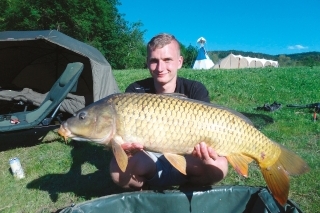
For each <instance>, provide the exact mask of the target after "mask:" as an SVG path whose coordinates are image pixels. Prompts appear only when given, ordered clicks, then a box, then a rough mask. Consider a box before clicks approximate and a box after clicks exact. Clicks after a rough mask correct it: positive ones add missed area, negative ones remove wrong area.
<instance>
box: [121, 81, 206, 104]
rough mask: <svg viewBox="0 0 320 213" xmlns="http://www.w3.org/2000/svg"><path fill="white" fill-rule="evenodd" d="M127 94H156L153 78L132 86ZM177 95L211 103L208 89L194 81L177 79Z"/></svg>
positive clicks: (128, 88)
mask: <svg viewBox="0 0 320 213" xmlns="http://www.w3.org/2000/svg"><path fill="white" fill-rule="evenodd" d="M125 92H135V93H153V94H155V93H156V90H155V87H154V81H153V78H146V79H143V80H140V81H136V82H134V83H132V84H130V85H129V86H128V87H127V89H126V91H125ZM174 92H175V93H181V94H184V95H186V96H187V97H188V98H191V99H195V100H199V101H205V102H208V103H210V98H209V92H208V90H207V89H206V87H205V86H204V85H203V84H202V83H200V82H198V81H193V80H188V79H185V78H180V77H178V78H177V86H176V89H175V91H174Z"/></svg>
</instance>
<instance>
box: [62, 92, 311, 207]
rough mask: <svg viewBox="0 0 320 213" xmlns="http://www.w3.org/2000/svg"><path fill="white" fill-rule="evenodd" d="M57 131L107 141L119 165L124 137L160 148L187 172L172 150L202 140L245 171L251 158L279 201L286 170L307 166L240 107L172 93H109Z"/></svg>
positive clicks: (185, 149)
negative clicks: (253, 123)
mask: <svg viewBox="0 0 320 213" xmlns="http://www.w3.org/2000/svg"><path fill="white" fill-rule="evenodd" d="M80 115H81V116H80ZM58 132H59V134H61V135H62V136H64V137H65V138H68V137H70V138H73V139H75V140H87V141H93V142H96V143H99V144H105V145H106V146H112V147H113V151H114V154H115V158H116V161H117V163H118V165H119V167H120V169H121V170H122V171H124V170H125V169H126V166H127V162H128V157H127V156H126V154H125V152H124V150H123V148H122V145H124V144H126V143H138V144H140V145H143V147H144V149H146V150H151V151H156V152H161V153H164V156H165V157H166V158H167V159H168V161H169V162H170V163H171V164H172V165H173V166H174V167H175V168H177V169H178V170H179V171H180V172H182V173H183V174H186V173H185V168H182V165H186V164H185V159H184V158H181V156H180V157H179V156H178V155H176V154H189V153H191V152H192V150H193V149H194V147H195V145H197V144H198V143H200V142H202V141H204V142H206V144H207V145H208V146H210V147H212V148H213V149H214V150H215V151H216V152H217V154H218V155H220V156H225V157H226V158H227V159H228V162H229V163H230V164H231V165H232V166H233V167H234V169H235V170H236V171H237V172H238V173H239V174H241V175H243V176H245V177H247V176H248V164H249V163H250V162H251V161H253V160H254V161H256V162H257V164H258V165H259V167H260V169H261V172H262V174H263V177H264V179H265V180H266V182H267V185H268V187H269V189H270V190H271V192H272V193H273V195H274V197H275V199H276V200H277V201H278V202H279V203H280V204H282V205H284V204H285V203H286V201H287V198H288V193H289V176H288V175H290V174H293V175H297V174H302V173H305V172H307V171H308V170H309V167H308V165H307V164H306V163H305V162H304V161H303V160H302V159H301V158H300V157H299V156H298V155H296V154H295V153H293V152H291V151H289V150H287V149H286V148H284V147H283V146H281V145H279V144H277V143H275V142H273V141H272V140H270V139H269V138H268V137H266V136H265V135H264V134H262V133H261V132H260V131H259V130H257V129H256V128H255V127H254V126H253V125H252V124H251V123H250V122H249V121H248V119H247V118H245V117H244V116H243V115H241V114H240V113H238V112H235V111H233V110H230V109H227V108H224V107H221V106H217V105H213V104H209V103H205V102H201V101H195V100H191V99H188V98H186V97H184V96H181V95H177V94H162V95H156V94H141V93H124V94H114V95H111V96H108V97H106V98H104V99H102V100H100V101H97V102H95V103H93V104H91V105H89V106H87V107H85V108H84V109H82V110H80V111H79V112H77V114H76V115H75V116H74V117H72V118H69V119H68V120H67V121H66V122H64V123H63V124H62V125H61V127H60V129H59V131H58ZM177 162H178V163H177Z"/></svg>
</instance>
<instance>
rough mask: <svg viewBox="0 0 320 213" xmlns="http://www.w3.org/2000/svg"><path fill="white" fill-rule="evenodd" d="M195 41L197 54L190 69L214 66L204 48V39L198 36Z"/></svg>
mask: <svg viewBox="0 0 320 213" xmlns="http://www.w3.org/2000/svg"><path fill="white" fill-rule="evenodd" d="M197 43H199V45H200V48H199V50H198V55H197V58H196V61H195V62H194V64H193V66H192V69H197V70H200V69H210V68H212V67H213V66H214V63H213V61H212V60H211V59H210V58H209V56H208V54H207V52H206V50H205V49H204V44H205V43H206V39H205V38H203V37H200V38H199V39H198V40H197Z"/></svg>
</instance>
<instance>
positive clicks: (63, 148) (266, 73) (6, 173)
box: [0, 67, 320, 213]
mask: <svg viewBox="0 0 320 213" xmlns="http://www.w3.org/2000/svg"><path fill="white" fill-rule="evenodd" d="M114 75H115V77H116V80H117V82H118V84H119V87H120V90H121V91H124V89H125V88H126V86H127V85H128V84H129V83H131V82H133V81H135V80H139V79H142V78H145V77H148V76H149V73H148V71H147V70H124V71H118V70H116V71H114ZM179 75H180V76H182V77H186V78H189V79H195V80H198V81H201V82H203V83H204V84H205V86H206V87H207V88H208V90H209V92H210V98H211V101H212V102H214V103H218V104H220V105H224V106H227V107H229V108H232V109H235V110H237V111H240V112H243V113H245V114H246V115H247V116H248V117H249V118H250V119H252V121H253V122H254V124H256V125H257V127H258V128H259V129H260V130H261V131H262V132H263V133H264V134H266V135H267V136H268V137H269V138H271V139H272V140H274V141H276V142H278V143H280V144H283V145H285V146H286V147H288V148H289V149H290V150H293V151H294V152H297V153H298V154H299V155H300V156H301V157H302V158H303V159H305V160H306V162H307V163H308V164H309V166H310V168H311V170H310V172H309V173H307V174H304V175H301V176H297V177H292V178H291V188H290V194H289V198H290V199H291V200H293V201H295V202H296V203H298V204H299V206H300V207H301V209H302V210H303V211H304V212H306V213H311V212H319V210H320V204H319V200H320V181H319V177H320V168H319V165H320V148H319V147H320V118H319V120H317V121H316V122H313V121H312V112H310V110H309V109H293V108H287V107H286V104H308V103H315V102H320V90H319V88H320V86H319V79H320V67H314V68H309V67H294V68H264V69H241V70H210V71H194V70H191V69H182V70H180V71H179ZM274 101H277V102H279V103H281V104H282V108H281V109H280V110H277V111H274V112H264V111H257V110H255V108H256V107H257V106H262V105H263V104H264V103H273V102H274ZM319 117H320V115H319ZM0 140H1V135H0ZM15 140H17V139H16V138H14V137H13V138H12V143H15ZM14 156H16V157H19V158H20V160H21V162H22V166H23V168H24V169H25V173H26V178H25V179H22V180H15V179H14V178H13V177H12V175H11V173H10V170H9V164H8V160H9V159H10V158H12V157H14ZM111 156H112V154H111V152H110V151H108V150H105V149H104V148H103V147H101V146H98V145H94V144H91V143H80V142H71V143H70V144H65V143H63V142H62V141H61V140H55V141H53V142H50V143H39V142H38V141H37V140H35V141H34V145H32V146H28V147H16V148H11V149H6V150H5V151H1V149H0V162H2V163H1V164H0V200H1V201H0V203H1V204H0V212H5V213H8V212H54V211H57V210H58V209H61V208H63V207H66V206H69V205H71V204H72V203H79V202H82V201H85V200H90V199H93V198H96V197H100V196H103V195H108V194H113V193H120V192H122V191H123V190H122V189H121V188H119V187H117V186H116V185H115V184H114V183H113V182H112V181H111V179H110V177H109V174H108V165H109V161H110V158H111ZM229 171H230V172H229V174H228V176H227V178H226V179H224V180H223V181H222V182H220V183H219V185H230V184H231V185H234V184H235V185H250V186H265V181H264V180H263V178H262V175H261V173H260V171H259V169H258V167H257V166H256V165H255V164H252V165H250V169H249V178H247V179H245V178H242V177H240V176H239V175H238V174H237V173H236V172H234V170H233V169H232V168H231V167H230V170H229Z"/></svg>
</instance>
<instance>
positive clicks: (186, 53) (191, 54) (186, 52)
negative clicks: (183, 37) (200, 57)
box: [180, 44, 197, 68]
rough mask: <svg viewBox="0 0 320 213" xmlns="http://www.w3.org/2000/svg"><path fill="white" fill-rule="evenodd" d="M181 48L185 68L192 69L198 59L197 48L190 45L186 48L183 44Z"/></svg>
mask: <svg viewBox="0 0 320 213" xmlns="http://www.w3.org/2000/svg"><path fill="white" fill-rule="evenodd" d="M180 46H181V55H182V56H183V67H184V68H191V67H192V65H193V63H194V61H195V59H196V57H197V48H196V47H194V46H192V45H191V44H189V46H188V47H187V48H186V47H185V46H184V45H183V44H180Z"/></svg>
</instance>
